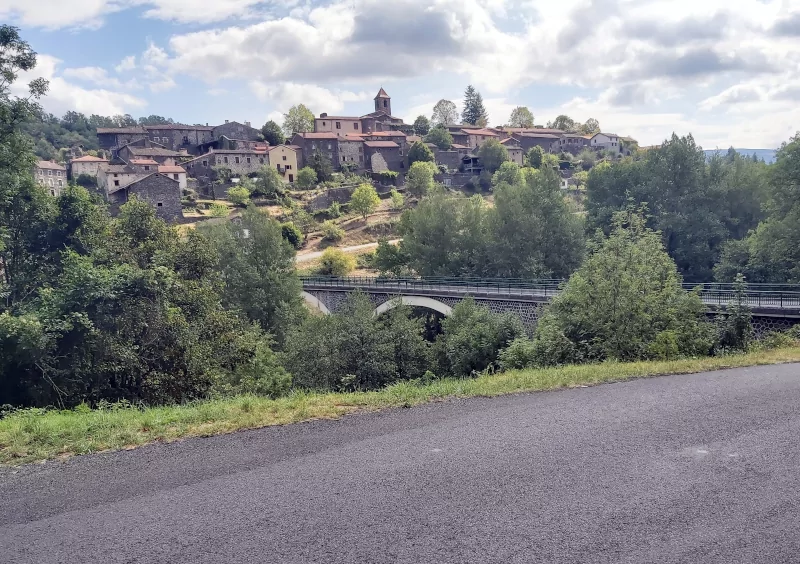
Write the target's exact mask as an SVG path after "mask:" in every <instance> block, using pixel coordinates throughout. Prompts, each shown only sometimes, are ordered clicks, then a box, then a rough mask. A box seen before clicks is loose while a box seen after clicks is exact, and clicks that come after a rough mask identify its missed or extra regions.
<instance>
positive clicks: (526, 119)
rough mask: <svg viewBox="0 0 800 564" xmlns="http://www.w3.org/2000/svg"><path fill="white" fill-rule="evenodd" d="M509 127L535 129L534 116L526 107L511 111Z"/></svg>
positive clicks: (518, 107)
mask: <svg viewBox="0 0 800 564" xmlns="http://www.w3.org/2000/svg"><path fill="white" fill-rule="evenodd" d="M508 127H533V114H532V113H531V111H530V110H529V109H528V108H526V107H525V106H517V107H516V108H514V109H513V110H511V116H510V117H509V118H508Z"/></svg>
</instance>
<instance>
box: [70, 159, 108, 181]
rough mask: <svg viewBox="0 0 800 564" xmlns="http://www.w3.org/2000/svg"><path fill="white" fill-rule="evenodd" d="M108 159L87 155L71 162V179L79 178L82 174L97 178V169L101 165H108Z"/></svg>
mask: <svg viewBox="0 0 800 564" xmlns="http://www.w3.org/2000/svg"><path fill="white" fill-rule="evenodd" d="M107 163H108V161H107V160H106V159H101V158H100V157H93V156H91V155H85V156H83V157H80V158H77V159H72V160H71V161H69V177H70V178H78V177H79V176H80V175H81V174H86V175H89V176H92V177H94V178H97V169H98V168H99V167H100V165H101V164H107Z"/></svg>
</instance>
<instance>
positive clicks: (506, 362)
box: [498, 337, 536, 370]
mask: <svg viewBox="0 0 800 564" xmlns="http://www.w3.org/2000/svg"><path fill="white" fill-rule="evenodd" d="M535 360H536V359H535V345H534V343H533V341H531V340H530V339H528V338H526V337H519V338H517V339H514V340H513V341H511V344H509V345H508V346H507V347H506V348H504V349H503V350H501V351H500V354H499V355H498V363H499V364H500V368H502V369H503V370H521V369H523V368H528V367H529V366H533V364H534V362H535Z"/></svg>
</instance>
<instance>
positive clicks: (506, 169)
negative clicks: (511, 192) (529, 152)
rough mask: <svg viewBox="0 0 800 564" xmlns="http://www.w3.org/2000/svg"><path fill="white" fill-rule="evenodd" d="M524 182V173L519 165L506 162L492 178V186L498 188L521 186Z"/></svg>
mask: <svg viewBox="0 0 800 564" xmlns="http://www.w3.org/2000/svg"><path fill="white" fill-rule="evenodd" d="M521 182H522V171H521V170H520V168H519V165H518V164H517V163H513V162H511V161H506V162H504V163H503V164H501V165H500V168H499V169H498V170H497V172H495V173H494V176H492V185H493V186H498V185H499V184H502V183H505V184H520V183H521Z"/></svg>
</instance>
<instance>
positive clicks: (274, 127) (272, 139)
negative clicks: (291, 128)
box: [261, 120, 313, 147]
mask: <svg viewBox="0 0 800 564" xmlns="http://www.w3.org/2000/svg"><path fill="white" fill-rule="evenodd" d="M312 127H313V124H312ZM261 135H263V136H264V140H265V141H266V142H267V143H269V144H270V145H271V146H273V147H274V146H276V145H283V144H284V143H285V142H286V137H284V135H283V130H282V129H281V126H280V125H278V124H277V123H275V121H273V120H269V121H268V122H267V123H265V124H264V126H263V127H262V128H261Z"/></svg>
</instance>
